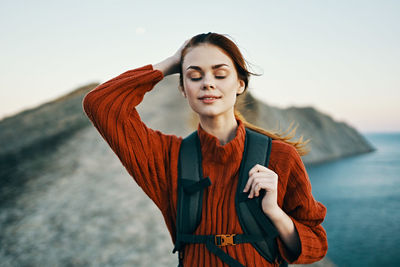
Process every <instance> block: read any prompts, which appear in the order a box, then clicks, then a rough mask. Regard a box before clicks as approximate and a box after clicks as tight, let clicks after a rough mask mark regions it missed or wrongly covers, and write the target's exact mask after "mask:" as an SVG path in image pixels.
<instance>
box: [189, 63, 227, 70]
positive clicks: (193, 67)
mask: <svg viewBox="0 0 400 267" xmlns="http://www.w3.org/2000/svg"><path fill="white" fill-rule="evenodd" d="M223 66H226V67H229V66H228V65H227V64H217V65H214V66H211V68H212V69H213V70H215V69H218V68H221V67H223ZM188 69H195V70H201V68H200V67H199V66H189V67H187V70H188Z"/></svg>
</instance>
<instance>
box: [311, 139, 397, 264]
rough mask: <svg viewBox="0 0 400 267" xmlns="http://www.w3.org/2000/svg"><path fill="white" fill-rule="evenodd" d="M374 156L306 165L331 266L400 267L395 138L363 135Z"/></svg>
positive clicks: (366, 155) (353, 157) (361, 156)
mask: <svg viewBox="0 0 400 267" xmlns="http://www.w3.org/2000/svg"><path fill="white" fill-rule="evenodd" d="M363 135H364V137H365V138H366V139H367V140H368V141H369V142H370V143H371V144H372V146H373V147H374V148H375V149H376V150H375V151H374V152H371V153H367V154H362V155H358V156H352V157H347V158H344V159H341V160H337V161H332V162H328V163H323V164H319V165H306V169H307V172H308V175H309V178H310V181H311V185H312V193H313V196H314V198H315V199H316V200H317V201H319V202H321V203H322V204H324V205H325V206H326V208H327V214H326V217H325V220H324V222H323V223H322V226H323V227H324V228H325V230H326V232H327V237H328V253H327V257H328V258H329V259H331V260H332V261H333V262H334V263H335V264H336V265H337V266H400V133H365V134H363Z"/></svg>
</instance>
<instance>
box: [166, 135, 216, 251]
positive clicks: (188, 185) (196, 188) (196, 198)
mask: <svg viewBox="0 0 400 267" xmlns="http://www.w3.org/2000/svg"><path fill="white" fill-rule="evenodd" d="M209 185H211V180H210V179H209V178H208V177H207V178H204V179H203V169H202V161H201V148H200V139H199V137H198V134H197V131H195V132H193V133H191V134H190V135H189V136H188V137H186V138H185V139H183V140H182V144H181V147H180V151H179V161H178V203H177V218H176V242H175V248H174V250H173V252H176V251H177V250H180V248H181V246H182V245H183V244H181V243H180V242H179V240H180V238H179V235H181V234H191V233H193V232H194V231H195V230H196V228H197V226H198V225H199V223H200V221H201V212H202V207H203V189H204V188H205V187H207V186H209Z"/></svg>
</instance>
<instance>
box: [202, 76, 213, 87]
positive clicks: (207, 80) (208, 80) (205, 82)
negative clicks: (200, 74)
mask: <svg viewBox="0 0 400 267" xmlns="http://www.w3.org/2000/svg"><path fill="white" fill-rule="evenodd" d="M203 89H215V84H214V79H213V78H212V77H210V75H205V76H204V79H203Z"/></svg>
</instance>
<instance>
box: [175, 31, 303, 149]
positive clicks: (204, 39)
mask: <svg viewBox="0 0 400 267" xmlns="http://www.w3.org/2000/svg"><path fill="white" fill-rule="evenodd" d="M205 43H207V44H212V45H215V46H217V47H219V48H221V49H222V50H223V51H225V53H226V54H227V55H228V56H229V57H230V58H231V59H232V61H233V63H234V65H235V69H236V71H237V74H238V78H239V79H240V80H243V81H244V83H245V91H246V89H247V88H248V85H249V78H250V75H257V74H255V73H252V72H250V71H249V70H248V67H247V64H246V61H245V59H244V57H243V55H242V53H241V52H240V50H239V48H238V46H237V45H236V44H235V43H234V42H233V41H232V40H231V39H230V38H228V37H226V36H225V35H222V34H218V33H213V32H209V33H202V34H198V35H196V36H193V37H192V38H191V39H190V40H189V42H188V43H187V44H186V46H185V47H184V48H183V49H182V54H181V61H180V69H179V84H180V86H181V88H183V75H182V63H183V59H184V57H185V55H186V54H187V52H188V49H189V48H192V47H195V46H198V45H200V44H205ZM235 117H236V118H238V119H240V120H241V121H242V122H243V123H244V126H245V127H246V128H249V129H251V130H254V131H256V132H259V133H261V134H264V135H267V136H269V137H271V138H272V139H274V140H280V141H283V142H285V143H288V144H290V145H293V146H294V147H295V148H296V149H297V151H298V153H299V154H300V155H305V154H307V153H308V151H309V150H308V147H307V144H308V142H309V140H306V141H304V140H303V136H301V137H300V138H299V139H297V140H292V139H293V137H294V136H295V135H296V129H297V127H292V126H293V124H291V126H289V128H288V129H287V130H286V131H284V132H280V133H279V132H275V131H268V130H265V129H263V128H261V127H258V126H256V125H254V124H252V123H250V122H248V121H247V120H246V119H245V118H244V116H243V115H242V114H241V113H240V112H239V111H238V109H237V108H236V106H235Z"/></svg>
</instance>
